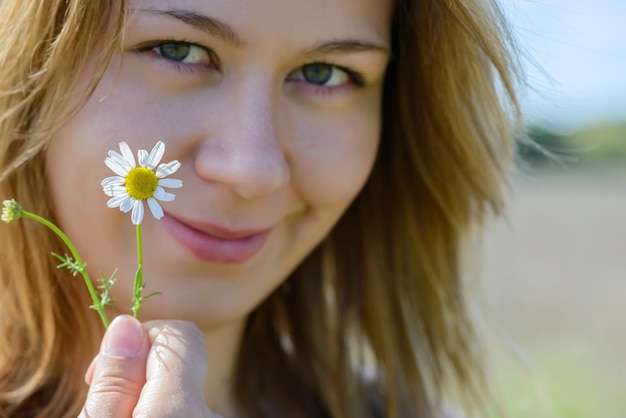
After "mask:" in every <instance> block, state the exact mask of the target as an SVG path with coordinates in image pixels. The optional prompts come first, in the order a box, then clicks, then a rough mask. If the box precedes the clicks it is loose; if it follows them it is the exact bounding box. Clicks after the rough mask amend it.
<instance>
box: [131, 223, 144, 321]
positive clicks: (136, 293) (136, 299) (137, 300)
mask: <svg viewBox="0 0 626 418" xmlns="http://www.w3.org/2000/svg"><path fill="white" fill-rule="evenodd" d="M136 231H137V272H136V273H135V288H134V290H133V316H134V317H135V318H137V317H138V316H139V310H140V309H141V302H142V301H143V297H142V296H141V293H142V291H143V278H142V277H143V245H142V242H141V224H137V225H136Z"/></svg>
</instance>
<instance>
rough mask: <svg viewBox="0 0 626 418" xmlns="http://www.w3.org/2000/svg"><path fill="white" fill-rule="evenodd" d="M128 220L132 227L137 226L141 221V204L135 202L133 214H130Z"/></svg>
mask: <svg viewBox="0 0 626 418" xmlns="http://www.w3.org/2000/svg"><path fill="white" fill-rule="evenodd" d="M130 220H131V221H132V222H133V224H134V225H139V224H140V223H141V221H143V202H142V201H141V200H136V201H135V204H134V205H133V212H132V213H131V214H130Z"/></svg>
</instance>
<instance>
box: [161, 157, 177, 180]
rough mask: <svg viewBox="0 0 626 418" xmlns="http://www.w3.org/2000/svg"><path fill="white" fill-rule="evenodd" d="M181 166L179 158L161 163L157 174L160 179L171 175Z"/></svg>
mask: <svg viewBox="0 0 626 418" xmlns="http://www.w3.org/2000/svg"><path fill="white" fill-rule="evenodd" d="M179 168H180V163H179V162H178V160H174V161H170V162H169V163H167V164H161V165H160V166H159V168H157V171H156V176H157V178H159V179H162V178H163V177H166V176H169V175H170V174H172V173H175V172H176V170H178V169H179Z"/></svg>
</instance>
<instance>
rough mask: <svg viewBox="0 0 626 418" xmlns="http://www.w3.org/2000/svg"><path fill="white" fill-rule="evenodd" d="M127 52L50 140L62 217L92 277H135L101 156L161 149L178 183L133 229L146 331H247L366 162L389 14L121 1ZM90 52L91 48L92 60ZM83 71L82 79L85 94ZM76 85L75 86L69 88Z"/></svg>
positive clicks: (351, 6)
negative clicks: (185, 325) (140, 255)
mask: <svg viewBox="0 0 626 418" xmlns="http://www.w3.org/2000/svg"><path fill="white" fill-rule="evenodd" d="M131 8H132V13H131V16H130V19H129V21H128V24H127V27H126V30H125V34H124V38H123V50H122V52H120V53H118V54H116V55H115V56H114V58H113V60H112V62H111V63H110V65H109V66H108V68H107V70H106V72H105V74H104V77H103V79H102V81H101V82H100V83H99V85H98V87H97V89H96V91H95V93H94V94H93V96H92V97H91V99H90V100H89V101H88V102H87V103H86V105H85V106H84V107H83V108H82V110H81V111H80V112H79V113H78V114H77V115H76V116H75V117H73V119H72V120H71V121H70V122H69V123H67V124H66V125H65V126H64V127H63V128H62V129H61V130H60V131H59V132H57V133H56V135H55V136H54V138H53V140H52V142H51V143H50V146H49V149H48V154H47V155H48V157H47V164H48V166H47V170H48V180H49V183H50V188H51V196H52V198H53V204H54V208H55V211H56V215H57V218H58V220H59V222H60V224H61V226H62V228H63V229H64V230H65V231H66V233H67V234H68V235H69V236H70V237H71V239H72V240H73V241H74V242H75V244H76V245H77V247H78V250H79V252H80V253H81V256H82V257H83V259H85V260H86V262H87V264H88V266H89V270H90V273H91V274H92V275H93V276H96V277H97V276H99V275H101V274H102V275H105V276H108V275H109V274H110V273H111V272H112V271H113V270H114V269H115V268H119V273H118V280H117V283H116V285H115V287H114V291H113V293H114V296H115V297H116V299H117V304H118V307H119V308H118V309H119V310H124V309H125V307H126V306H130V296H131V293H132V290H131V289H132V280H133V277H134V273H135V270H136V262H137V261H136V243H135V228H134V226H133V225H132V224H131V220H130V214H129V213H126V214H125V213H122V212H120V211H119V210H117V209H109V208H107V205H106V203H107V200H108V197H107V196H105V195H104V193H103V192H102V187H101V186H100V182H101V180H102V179H104V178H105V177H108V176H112V175H114V174H113V173H112V172H111V171H110V170H109V168H107V167H106V166H105V164H104V159H105V157H106V156H107V153H108V151H109V150H116V151H118V152H119V147H118V143H119V142H120V141H125V142H127V143H128V144H129V145H130V147H131V149H132V150H133V152H135V153H136V151H137V150H138V149H147V150H148V151H149V150H150V149H151V148H152V147H153V146H154V144H155V143H156V142H157V141H158V140H162V141H163V142H164V143H165V145H166V148H165V155H164V157H163V161H162V162H168V161H171V160H174V159H176V160H179V161H180V162H181V163H182V166H181V168H180V169H179V170H178V171H177V172H176V173H175V174H174V175H172V176H171V177H173V178H178V179H181V180H182V181H183V184H184V186H183V188H182V189H176V190H173V191H174V192H175V193H176V199H175V200H174V201H173V202H165V203H163V204H162V207H163V210H164V211H165V216H164V218H163V219H161V220H159V221H157V220H155V219H154V218H153V217H152V216H151V215H150V213H149V211H147V208H146V214H145V216H144V221H143V223H142V230H143V250H144V278H145V280H146V283H147V286H146V293H151V292H161V295H159V296H155V297H154V298H152V299H150V300H148V301H146V302H145V303H144V307H143V310H142V318H144V319H149V318H157V317H167V318H179V319H187V320H193V321H196V322H198V323H200V324H203V325H214V324H218V323H222V322H225V321H232V320H236V319H240V318H243V317H244V316H245V315H246V314H247V313H249V312H250V310H251V309H252V308H254V307H255V306H256V305H257V304H258V303H260V302H261V301H262V300H263V299H264V298H265V297H266V296H267V295H268V294H269V293H270V292H271V291H272V290H273V289H274V288H275V287H276V286H278V285H279V284H280V283H281V282H282V281H283V280H284V279H285V278H286V277H287V276H288V274H289V273H290V272H291V271H292V270H293V269H294V268H295V267H296V266H297V265H298V264H299V263H300V262H301V261H302V259H303V258H304V257H305V256H306V255H307V254H308V253H309V252H310V251H311V250H312V249H313V248H314V247H315V246H316V245H317V244H318V243H319V242H320V240H321V239H322V238H323V237H324V236H325V235H326V234H327V233H328V232H329V230H330V229H331V228H332V226H333V225H334V224H335V222H336V221H337V220H338V218H339V217H340V216H341V214H342V213H343V212H344V210H345V209H346V208H347V206H348V205H349V204H350V202H351V201H352V200H353V199H354V197H355V196H356V195H357V193H358V192H359V190H360V189H361V187H362V186H363V184H364V183H365V181H366V180H367V177H368V175H369V173H370V170H371V167H372V164H373V161H374V159H375V155H376V151H377V146H378V141H379V133H380V122H381V94H382V86H383V77H384V72H385V68H386V65H387V61H388V58H389V57H388V52H387V51H388V49H389V38H390V22H391V2H386V1H380V0H320V1H316V2H311V1H309V0H236V1H232V0H231V1H226V0H205V1H200V0H171V1H166V0H161V1H159V0H143V1H131ZM97 55H98V51H94V53H93V57H94V62H95V59H96V57H97ZM90 77H92V74H91V73H88V74H85V75H84V77H83V79H82V81H81V83H79V84H80V85H81V86H84V85H85V84H86V83H87V82H88V80H89V78H90ZM79 88H80V87H79Z"/></svg>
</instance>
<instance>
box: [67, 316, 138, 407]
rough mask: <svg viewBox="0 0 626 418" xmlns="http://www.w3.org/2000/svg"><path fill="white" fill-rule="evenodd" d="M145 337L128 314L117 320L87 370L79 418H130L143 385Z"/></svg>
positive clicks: (109, 329)
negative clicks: (85, 394) (91, 365)
mask: <svg viewBox="0 0 626 418" xmlns="http://www.w3.org/2000/svg"><path fill="white" fill-rule="evenodd" d="M148 350H149V343H148V334H147V332H146V330H145V329H144V328H143V326H142V325H141V323H140V322H139V321H137V320H136V319H134V318H133V317H131V316H128V315H122V316H118V317H116V318H115V319H114V320H113V322H112V323H111V325H109V328H108V329H107V331H106V333H105V334H104V338H103V340H102V345H101V346H100V353H99V354H98V356H97V359H96V360H95V361H94V364H93V367H92V368H93V370H90V372H88V373H89V377H88V380H91V385H90V387H89V393H88V394H87V400H86V401H85V406H84V407H83V410H82V412H81V414H80V416H79V417H80V418H88V417H89V418H91V417H98V418H100V417H102V418H119V417H130V416H132V413H133V409H134V408H135V405H136V404H137V401H138V399H139V395H140V393H141V390H142V388H143V386H144V384H145V382H146V359H147V356H148Z"/></svg>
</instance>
